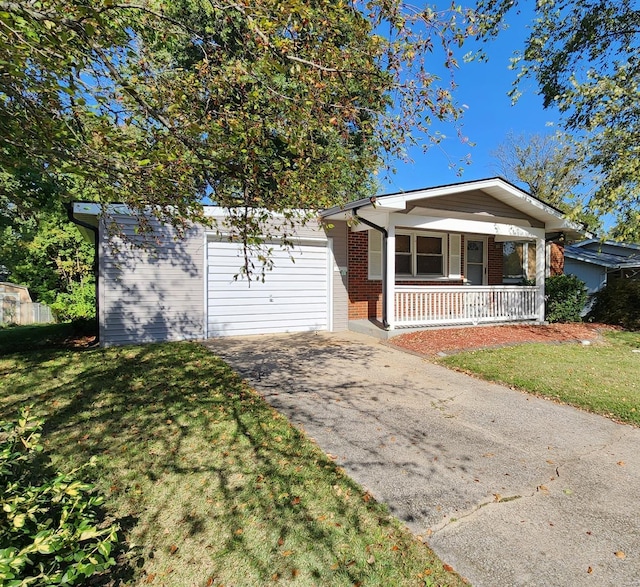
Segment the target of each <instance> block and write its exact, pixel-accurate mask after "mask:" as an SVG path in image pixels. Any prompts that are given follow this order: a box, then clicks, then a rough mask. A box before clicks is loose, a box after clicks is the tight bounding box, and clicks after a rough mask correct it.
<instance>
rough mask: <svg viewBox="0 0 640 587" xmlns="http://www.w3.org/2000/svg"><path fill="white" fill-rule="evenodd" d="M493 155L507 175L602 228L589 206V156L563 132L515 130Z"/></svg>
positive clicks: (591, 225) (580, 219)
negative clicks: (586, 161)
mask: <svg viewBox="0 0 640 587" xmlns="http://www.w3.org/2000/svg"><path fill="white" fill-rule="evenodd" d="M492 155H493V157H494V158H495V160H496V163H497V164H496V167H497V170H498V173H499V174H501V175H502V176H504V177H505V179H508V180H509V181H511V182H513V183H522V184H525V185H526V187H527V190H528V191H529V193H530V194H531V195H533V196H535V197H536V198H538V199H540V200H542V201H543V202H545V203H547V204H550V205H551V206H554V207H556V208H559V209H560V210H562V211H563V212H564V213H565V214H567V215H568V216H569V217H570V218H572V219H573V220H576V221H577V222H582V223H584V224H586V227H587V229H588V230H589V231H592V232H596V231H598V230H599V229H600V228H601V224H602V223H601V221H600V220H599V218H598V217H597V216H595V215H594V214H593V213H590V212H589V211H588V210H587V209H586V200H587V198H588V196H589V194H588V191H587V190H588V189H590V185H589V184H590V183H591V182H593V179H592V177H591V176H589V174H588V172H587V169H586V166H585V163H584V160H585V156H584V154H582V153H581V152H580V151H578V146H576V145H575V144H573V143H572V142H571V141H568V140H565V139H564V138H563V136H562V135H561V134H560V133H555V134H549V135H542V134H529V135H528V134H524V133H522V134H517V135H516V134H515V133H513V132H511V133H509V134H508V135H507V136H506V138H505V140H504V141H503V142H502V143H501V144H500V145H498V148H497V149H496V150H495V151H494V152H493V153H492ZM585 192H586V193H585Z"/></svg>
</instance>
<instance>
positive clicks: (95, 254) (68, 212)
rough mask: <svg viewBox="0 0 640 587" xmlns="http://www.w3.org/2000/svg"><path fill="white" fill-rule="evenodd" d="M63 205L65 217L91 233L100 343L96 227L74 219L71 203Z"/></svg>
mask: <svg viewBox="0 0 640 587" xmlns="http://www.w3.org/2000/svg"><path fill="white" fill-rule="evenodd" d="M63 205H64V207H65V208H66V210H67V217H68V218H69V220H70V221H71V222H72V223H73V224H76V225H77V226H82V228H86V229H87V230H90V231H91V232H93V236H94V239H93V267H92V269H93V276H94V278H95V284H96V342H100V297H99V295H98V294H99V293H100V288H99V279H98V274H99V272H98V269H99V266H100V253H99V250H100V249H99V247H98V236H99V232H98V227H97V226H93V225H91V224H88V223H87V222H84V221H83V220H79V219H78V218H76V217H75V216H74V215H73V203H65V204H63Z"/></svg>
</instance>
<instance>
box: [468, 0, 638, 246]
mask: <svg viewBox="0 0 640 587" xmlns="http://www.w3.org/2000/svg"><path fill="white" fill-rule="evenodd" d="M518 4H519V2H518V1H517V0H515V1H514V0H480V1H479V3H478V10H479V11H480V12H482V13H483V14H485V16H487V17H488V19H487V20H486V21H484V23H485V24H486V23H490V25H489V27H488V30H485V31H484V32H485V33H489V34H497V32H498V31H499V29H500V26H501V23H502V22H504V19H505V17H506V15H507V13H508V12H509V11H510V10H514V9H516V8H517V6H518ZM636 4H637V3H636V2H634V1H633V0H619V1H617V2H609V1H607V0H548V1H544V2H536V5H535V9H534V11H535V20H534V21H533V22H532V24H531V32H530V34H529V36H528V38H527V41H526V44H525V47H524V50H523V51H521V52H517V53H516V55H515V57H514V60H513V61H514V68H516V69H519V72H518V76H517V80H516V82H515V86H514V89H513V96H514V98H515V99H517V97H518V93H519V90H518V82H519V81H520V80H522V79H524V78H528V77H532V78H534V79H535V80H536V81H537V83H538V87H539V91H540V94H541V95H542V97H543V101H544V106H545V107H546V108H550V107H555V108H557V109H558V110H559V112H560V113H561V115H562V117H563V125H564V128H565V130H566V131H567V133H569V134H570V135H572V136H573V137H574V138H575V139H576V140H577V141H581V142H584V143H585V144H586V145H587V147H588V153H589V156H588V159H587V163H588V164H589V166H590V167H591V169H592V170H594V171H596V172H598V173H599V175H601V177H602V181H601V183H600V184H599V186H598V189H597V191H596V192H595V193H594V195H593V197H592V198H591V200H590V203H589V206H590V208H591V209H592V210H593V211H594V212H596V213H599V214H604V213H622V214H623V215H624V214H625V213H626V212H627V211H629V210H636V209H638V204H639V202H640V158H639V157H638V149H639V147H638V145H639V144H640V51H639V40H640V9H638V7H637V6H636ZM522 5H524V3H522ZM627 228H628V229H632V228H633V227H631V226H627ZM621 236H624V231H623V232H622V233H621Z"/></svg>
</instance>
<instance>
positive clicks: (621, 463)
mask: <svg viewBox="0 0 640 587" xmlns="http://www.w3.org/2000/svg"><path fill="white" fill-rule="evenodd" d="M616 465H620V466H621V467H624V461H618V462H617V463H616Z"/></svg>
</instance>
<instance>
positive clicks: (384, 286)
mask: <svg viewBox="0 0 640 587" xmlns="http://www.w3.org/2000/svg"><path fill="white" fill-rule="evenodd" d="M374 202H375V199H374V198H372V199H371V200H370V201H369V202H368V203H367V204H373V203H374ZM367 204H362V206H365V205H367ZM362 206H357V207H356V208H353V209H352V210H351V212H352V214H353V216H354V217H355V218H356V219H357V220H359V221H360V222H362V223H363V224H366V225H367V226H369V227H371V228H373V229H375V230H377V231H378V232H380V233H382V326H383V327H384V329H385V330H389V320H388V319H387V318H388V316H387V239H388V238H389V233H388V232H387V229H386V228H383V227H382V226H378V225H377V224H374V223H373V222H371V221H370V220H367V219H366V218H363V217H362V216H358V210H359V209H360V208H362Z"/></svg>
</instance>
